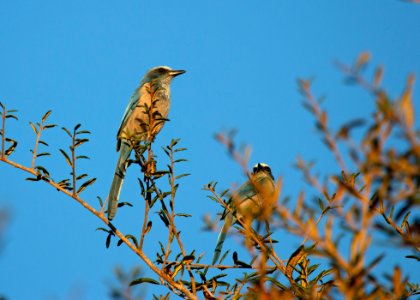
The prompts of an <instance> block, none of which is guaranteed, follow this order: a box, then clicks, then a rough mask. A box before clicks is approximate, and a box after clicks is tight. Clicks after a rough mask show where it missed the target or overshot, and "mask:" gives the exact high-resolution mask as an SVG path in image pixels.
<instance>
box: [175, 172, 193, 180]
mask: <svg viewBox="0 0 420 300" xmlns="http://www.w3.org/2000/svg"><path fill="white" fill-rule="evenodd" d="M190 175H191V174H188V173H185V174H181V175H178V176H176V177H175V179H180V178H182V177H186V176H190Z"/></svg>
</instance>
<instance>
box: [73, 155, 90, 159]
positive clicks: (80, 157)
mask: <svg viewBox="0 0 420 300" xmlns="http://www.w3.org/2000/svg"><path fill="white" fill-rule="evenodd" d="M76 159H90V158H89V156H86V155H78V156H76Z"/></svg>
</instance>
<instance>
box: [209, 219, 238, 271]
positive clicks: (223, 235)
mask: <svg viewBox="0 0 420 300" xmlns="http://www.w3.org/2000/svg"><path fill="white" fill-rule="evenodd" d="M234 220H235V219H234V216H232V215H231V214H227V215H226V217H225V222H224V224H223V227H222V230H220V233H219V237H218V238H217V244H216V248H215V249H214V254H213V261H212V265H214V264H215V263H216V262H217V261H218V260H219V257H220V254H221V253H222V248H223V243H224V242H225V239H226V235H227V233H228V231H229V228H230V227H231V226H232V224H233V222H234Z"/></svg>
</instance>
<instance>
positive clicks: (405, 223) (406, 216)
mask: <svg viewBox="0 0 420 300" xmlns="http://www.w3.org/2000/svg"><path fill="white" fill-rule="evenodd" d="M410 214H411V211H409V212H408V213H406V214H405V216H404V219H403V220H402V222H401V229H404V228H405V227H406V226H407V225H408V222H407V221H408V217H409V216H410Z"/></svg>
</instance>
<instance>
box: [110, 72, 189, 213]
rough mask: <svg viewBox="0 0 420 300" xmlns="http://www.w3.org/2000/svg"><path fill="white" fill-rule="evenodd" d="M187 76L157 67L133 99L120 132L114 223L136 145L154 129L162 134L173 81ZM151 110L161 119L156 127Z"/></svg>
mask: <svg viewBox="0 0 420 300" xmlns="http://www.w3.org/2000/svg"><path fill="white" fill-rule="evenodd" d="M183 73H185V71H184V70H172V69H171V68H169V67H166V66H159V67H154V68H152V69H150V70H149V71H147V73H146V75H145V76H144V77H143V79H142V81H141V82H140V86H139V87H138V88H137V89H136V90H135V91H134V93H133V95H132V96H131V98H130V102H129V103H128V106H127V108H126V109H125V112H124V116H123V118H122V121H121V125H120V128H119V129H118V133H117V151H120V157H119V158H118V162H117V167H116V170H115V175H114V179H113V181H112V184H111V190H110V191H109V196H108V219H109V220H112V219H113V218H114V217H115V214H116V212H117V207H118V198H119V196H120V191H121V186H122V184H123V181H124V176H125V171H126V169H127V166H128V161H129V158H130V154H131V150H132V149H133V147H132V145H133V143H134V144H135V143H139V142H141V141H145V140H146V139H147V138H150V131H151V130H152V131H153V133H152V134H153V136H155V135H156V134H157V133H158V132H159V131H160V129H161V128H162V126H163V123H164V121H162V120H165V119H166V118H167V116H168V113H169V106H170V83H171V80H172V79H173V78H174V77H175V76H178V75H180V74H183ZM152 103H153V106H152ZM151 107H153V116H154V118H156V119H159V121H157V122H156V124H157V125H156V126H154V127H153V128H149V127H150V126H149V113H150V108H151ZM148 110H149V111H148Z"/></svg>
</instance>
